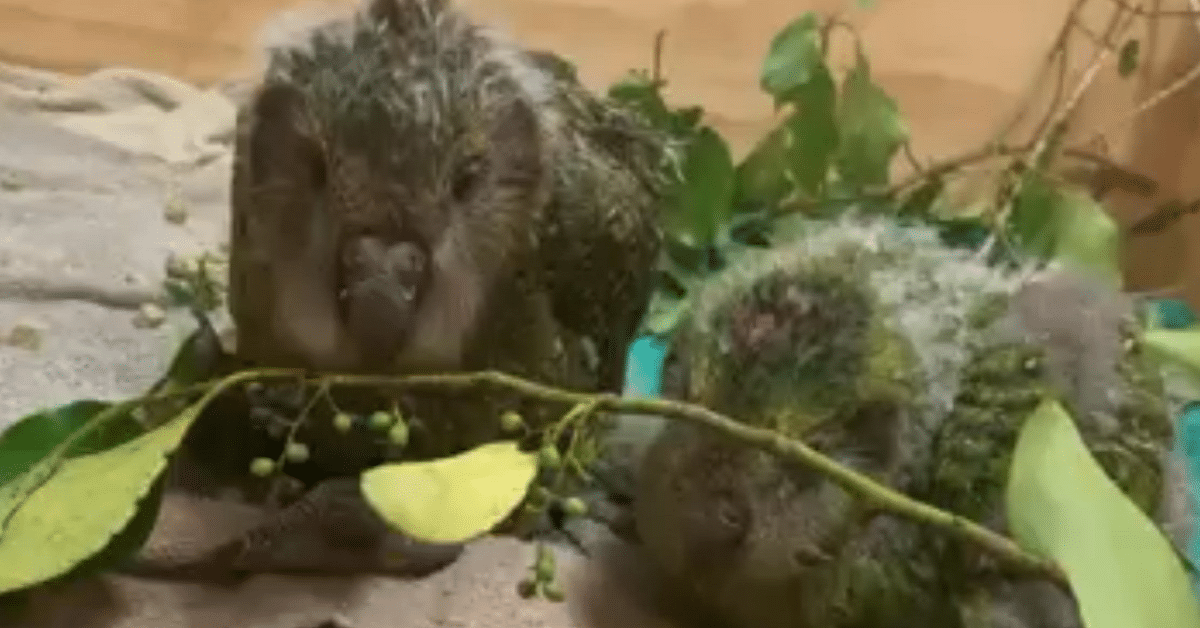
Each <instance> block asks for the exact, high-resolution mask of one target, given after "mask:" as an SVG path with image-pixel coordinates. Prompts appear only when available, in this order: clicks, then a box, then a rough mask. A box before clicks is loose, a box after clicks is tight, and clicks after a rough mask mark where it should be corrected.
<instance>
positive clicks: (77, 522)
mask: <svg viewBox="0 0 1200 628" xmlns="http://www.w3.org/2000/svg"><path fill="white" fill-rule="evenodd" d="M234 379H236V378H230V380H226V382H223V385H217V386H215V387H213V388H212V389H211V390H210V391H209V392H208V393H207V394H206V395H205V396H204V397H202V398H201V399H200V400H199V401H198V402H196V403H195V404H193V405H191V406H189V408H188V409H187V410H185V411H184V412H183V413H181V414H180V415H179V416H177V417H175V418H174V419H172V420H171V421H169V422H167V423H166V424H164V425H162V426H161V427H159V428H158V429H155V430H153V431H150V432H147V433H145V434H142V435H140V436H138V437H136V438H134V439H132V440H126V441H124V442H121V443H120V444H118V445H116V446H115V447H112V448H110V449H107V450H104V451H100V452H95V453H88V454H86V455H77V456H74V457H72V456H70V453H71V452H73V451H77V450H76V448H77V447H78V446H79V444H80V443H83V442H89V439H92V440H91V441H90V442H92V443H95V442H98V441H97V440H95V439H96V438H97V437H96V434H97V433H98V432H99V431H100V430H102V429H103V428H106V427H108V426H109V425H111V424H113V423H115V422H119V421H121V420H122V419H123V418H124V417H125V416H126V415H127V413H128V412H129V410H130V409H131V407H132V404H117V405H115V406H112V407H110V408H107V409H105V410H102V411H100V412H97V413H96V414H94V415H92V416H91V417H89V419H88V420H87V421H86V423H84V424H83V425H82V426H81V427H80V428H79V429H77V430H75V431H74V432H73V433H72V434H71V435H70V437H68V438H67V439H65V440H63V441H62V442H61V443H59V444H58V445H57V446H55V447H54V448H53V449H51V450H50V451H48V452H46V453H45V455H43V456H41V457H40V458H39V459H38V460H37V462H35V463H33V464H32V465H30V466H29V469H28V470H27V471H26V472H25V473H23V474H21V475H20V476H17V477H16V478H14V479H12V480H10V481H9V482H7V483H6V484H4V485H3V486H2V487H0V521H2V522H3V523H2V524H0V525H2V527H0V565H2V567H0V593H3V592H8V591H13V590H17V589H21V588H24V587H28V586H31V585H34V584H38V583H41V582H45V581H47V580H51V579H54V578H57V577H59V576H62V575H64V574H66V573H68V572H70V571H72V570H73V569H75V568H76V567H77V566H79V565H80V564H81V563H83V562H84V561H86V560H88V559H90V558H92V557H94V556H96V555H97V554H99V553H101V552H102V551H104V550H105V549H106V548H107V547H109V546H110V544H111V543H112V542H113V541H114V539H118V538H120V537H121V533H122V532H123V531H124V530H126V528H127V527H128V526H129V524H130V523H131V522H133V521H135V519H137V517H136V516H135V515H137V514H138V504H139V502H140V501H141V500H142V499H143V498H144V497H146V496H147V494H149V493H150V492H151V491H152V490H153V489H155V487H156V486H157V484H158V480H159V476H160V475H161V473H162V471H163V469H164V468H165V467H166V464H167V456H169V455H170V454H171V452H173V451H174V450H175V448H176V447H178V446H179V443H180V441H181V440H182V439H183V436H184V434H185V433H186V432H187V429H188V428H189V427H190V426H191V424H192V422H193V421H194V420H195V419H196V417H197V416H198V415H199V412H200V410H201V409H203V408H204V406H205V405H207V403H208V402H209V401H210V400H211V399H212V398H213V397H215V396H216V395H217V394H219V393H220V392H221V391H223V390H224V388H225V387H226V386H228V385H231V384H232V383H233V381H231V380H234ZM97 487H103V490H97ZM142 540H143V541H144V538H143V539H142Z"/></svg>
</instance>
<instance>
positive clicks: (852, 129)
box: [836, 51, 908, 190]
mask: <svg viewBox="0 0 1200 628" xmlns="http://www.w3.org/2000/svg"><path fill="white" fill-rule="evenodd" d="M837 123H838V129H839V133H840V137H839V139H838V142H839V144H838V156H837V161H836V163H837V171H838V174H839V175H840V176H841V178H842V181H844V182H846V183H847V184H849V185H850V186H851V188H853V189H856V190H861V189H863V188H864V187H867V186H884V185H887V182H888V169H889V166H890V165H891V163H892V157H894V156H895V154H896V151H897V150H898V149H899V148H900V146H901V145H902V144H903V143H904V142H905V140H907V139H908V127H907V125H905V123H904V120H903V119H902V118H901V117H900V109H899V107H897V106H896V101H894V100H892V98H891V97H890V96H888V95H887V93H886V92H884V91H883V90H882V89H880V87H879V86H878V85H876V84H875V83H873V82H872V81H871V69H870V65H869V64H868V62H867V58H866V57H865V56H864V55H863V54H862V52H861V51H859V53H858V63H857V64H856V65H855V66H854V68H853V69H851V70H850V72H849V73H848V74H847V75H846V80H845V83H844V84H843V86H842V97H841V100H840V102H839V105H838V112H837Z"/></svg>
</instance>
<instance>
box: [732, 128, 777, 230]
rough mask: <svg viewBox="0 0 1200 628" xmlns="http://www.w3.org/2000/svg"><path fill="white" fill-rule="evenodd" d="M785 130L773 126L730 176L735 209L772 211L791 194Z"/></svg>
mask: <svg viewBox="0 0 1200 628" xmlns="http://www.w3.org/2000/svg"><path fill="white" fill-rule="evenodd" d="M787 153H788V130H787V129H786V128H784V127H782V126H780V127H776V128H775V129H774V130H773V131H771V132H770V133H768V134H767V135H766V136H765V137H763V138H762V139H760V140H759V141H758V144H756V145H755V146H754V149H753V150H751V151H750V153H749V154H748V155H746V157H745V159H743V160H742V163H740V164H738V166H737V170H736V172H735V173H734V201H733V203H734V206H735V207H736V208H737V209H738V210H749V211H758V210H761V209H767V210H773V209H775V208H776V207H777V206H778V204H779V201H781V200H783V198H784V197H786V196H787V194H788V192H789V191H791V188H792V182H791V181H790V180H789V178H788V161H787V159H788V158H787Z"/></svg>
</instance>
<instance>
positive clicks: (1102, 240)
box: [1053, 190, 1121, 286]
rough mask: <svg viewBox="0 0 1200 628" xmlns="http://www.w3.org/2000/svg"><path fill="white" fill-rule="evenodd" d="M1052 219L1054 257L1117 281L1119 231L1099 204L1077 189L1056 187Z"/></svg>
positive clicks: (1114, 282) (1108, 280)
mask: <svg viewBox="0 0 1200 628" xmlns="http://www.w3.org/2000/svg"><path fill="white" fill-rule="evenodd" d="M1054 223H1055V224H1054V230H1055V234H1054V239H1055V244H1054V256H1053V259H1054V260H1056V261H1058V262H1060V263H1062V264H1064V265H1067V266H1071V267H1074V268H1078V269H1081V270H1085V271H1087V272H1089V273H1091V274H1094V275H1096V276H1098V277H1100V278H1102V279H1104V280H1105V281H1107V282H1108V283H1110V284H1111V285H1114V286H1120V285H1121V265H1120V258H1119V255H1120V251H1119V247H1120V234H1119V231H1118V229H1117V224H1116V222H1114V221H1113V219H1112V217H1110V216H1109V215H1108V212H1107V211H1105V210H1104V208H1103V207H1101V206H1100V205H1099V204H1098V203H1096V201H1095V200H1093V199H1092V197H1091V196H1089V195H1088V194H1085V193H1083V192H1081V191H1078V190H1060V191H1059V192H1058V194H1057V202H1056V204H1055V207H1054Z"/></svg>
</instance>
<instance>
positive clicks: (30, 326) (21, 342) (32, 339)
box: [4, 320, 46, 351]
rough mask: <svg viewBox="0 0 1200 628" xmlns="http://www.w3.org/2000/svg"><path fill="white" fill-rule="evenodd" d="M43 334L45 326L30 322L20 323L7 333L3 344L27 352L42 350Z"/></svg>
mask: <svg viewBox="0 0 1200 628" xmlns="http://www.w3.org/2000/svg"><path fill="white" fill-rule="evenodd" d="M45 333H46V329H45V326H44V325H42V324H41V323H38V322H36V321H32V320H25V321H20V322H18V323H17V324H15V325H13V327H12V329H11V330H10V331H9V332H8V336H6V337H5V339H4V344H6V345H9V346H10V347H16V348H18V349H25V350H27V351H37V350H38V349H41V348H42V338H43V336H44V335H45Z"/></svg>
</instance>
